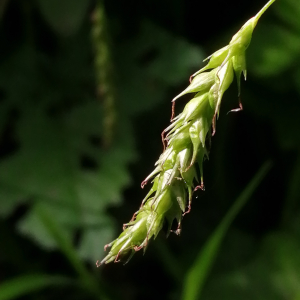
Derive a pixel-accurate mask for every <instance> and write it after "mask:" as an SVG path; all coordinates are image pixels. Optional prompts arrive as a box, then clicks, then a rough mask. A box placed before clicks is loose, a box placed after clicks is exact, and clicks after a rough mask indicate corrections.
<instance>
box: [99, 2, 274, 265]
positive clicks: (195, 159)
mask: <svg viewBox="0 0 300 300" xmlns="http://www.w3.org/2000/svg"><path fill="white" fill-rule="evenodd" d="M274 1H275V0H270V1H269V2H268V3H267V4H266V5H265V6H264V8H263V9H262V10H261V11H260V12H259V13H258V14H257V15H256V16H255V17H253V18H251V19H250V20H249V21H248V22H246V23H245V25H244V26H243V27H242V28H241V29H240V30H239V31H238V32H237V33H236V34H235V35H234V36H233V37H232V39H231V41H230V43H229V45H227V46H225V47H223V48H222V49H220V50H218V51H216V52H215V53H213V54H212V55H211V56H210V57H208V58H207V60H208V59H209V62H208V64H207V65H206V66H205V67H204V68H202V69H201V70H199V71H198V72H196V73H195V74H193V75H192V76H191V78H190V85H189V86H188V87H187V88H186V89H185V90H184V91H183V92H182V93H180V94H179V95H178V96H176V97H175V98H174V99H173V100H172V103H173V106H172V118H171V121H172V123H171V124H170V126H168V127H167V128H166V129H165V130H164V131H163V133H162V141H163V144H164V152H163V153H162V154H161V156H160V157H159V159H158V161H157V162H156V163H155V169H154V171H153V172H152V173H150V175H149V176H147V177H146V179H145V180H144V181H143V182H142V184H141V186H142V188H144V186H145V185H146V184H147V183H148V182H149V181H150V180H152V183H153V184H152V187H151V189H150V191H149V192H148V194H147V195H146V197H145V198H144V199H143V201H142V204H141V207H140V209H139V210H138V211H137V212H136V213H134V215H133V217H132V219H131V220H130V222H129V223H127V224H124V225H123V232H122V233H121V234H120V236H119V237H118V238H117V239H116V240H114V241H113V242H111V243H110V244H108V245H106V246H105V248H104V249H105V250H106V249H107V248H108V247H111V249H110V251H109V253H108V255H107V256H106V257H105V258H104V259H103V260H102V261H101V262H99V261H98V262H97V263H96V265H97V266H100V265H101V264H103V263H105V264H107V263H109V262H112V261H114V262H118V261H120V260H122V261H125V262H127V261H129V259H130V258H131V257H132V256H133V254H134V253H135V252H137V251H139V250H141V249H144V252H145V250H146V248H147V246H148V245H149V241H150V240H151V238H152V237H153V238H156V237H157V235H158V233H159V232H160V230H161V229H162V228H163V226H164V225H165V224H166V225H167V235H169V233H170V232H172V231H173V230H171V229H172V227H173V223H174V222H175V223H176V224H177V226H176V227H175V228H176V230H174V232H175V233H176V234H180V232H181V221H182V217H183V216H184V215H185V214H187V213H188V212H190V210H191V202H192V195H193V192H194V191H196V190H198V189H202V190H204V180H203V161H204V160H205V159H208V152H209V149H210V139H211V135H213V134H214V133H215V121H216V116H218V115H219V111H220V106H221V101H222V97H223V94H224V92H225V91H226V90H227V89H228V88H229V86H230V85H231V83H232V81H233V77H234V73H235V75H236V78H237V82H238V95H239V96H240V78H241V74H242V73H243V74H244V77H245V79H246V72H247V71H246V58H245V51H246V49H247V47H248V46H249V44H250V41H251V37H252V32H253V29H254V28H255V26H256V24H257V21H258V19H259V18H260V16H261V15H262V14H263V13H264V12H265V10H266V9H267V8H268V7H269V6H270V5H271V4H272V3H273V2H274ZM189 93H196V94H195V96H194V97H193V98H192V99H191V100H190V101H189V102H188V103H187V104H186V105H185V108H184V110H183V112H182V113H181V114H179V115H178V116H177V117H175V118H174V105H175V101H176V100H177V99H178V98H180V97H181V96H183V95H185V94H189ZM239 109H242V106H241V105H240V108H239ZM239 109H236V110H239ZM236 110H235V111H236ZM165 134H166V136H165ZM197 168H198V172H197ZM197 173H199V174H200V182H199V180H198V176H197ZM196 184H198V185H196Z"/></svg>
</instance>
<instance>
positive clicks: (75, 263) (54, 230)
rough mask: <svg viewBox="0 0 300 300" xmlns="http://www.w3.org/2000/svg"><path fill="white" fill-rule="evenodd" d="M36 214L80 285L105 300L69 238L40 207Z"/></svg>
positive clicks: (97, 283)
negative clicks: (74, 272)
mask: <svg viewBox="0 0 300 300" xmlns="http://www.w3.org/2000/svg"><path fill="white" fill-rule="evenodd" d="M37 214H38V217H39V218H40V220H41V221H42V223H43V224H44V226H45V228H46V229H47V231H48V233H49V234H50V235H51V236H52V237H53V239H54V240H55V241H56V243H57V246H58V247H59V249H60V250H61V251H62V253H63V254H64V255H65V257H66V258H67V259H68V260H69V262H70V264H71V265H72V267H73V268H74V270H75V271H76V272H77V273H78V275H79V278H80V279H81V282H82V285H83V286H84V287H85V288H87V289H88V290H89V291H90V292H91V293H92V294H94V295H95V296H97V298H98V299H104V300H107V299H108V297H107V296H106V295H105V293H104V291H103V290H102V289H101V285H100V283H99V282H97V281H96V279H95V277H94V276H93V275H92V274H90V273H89V271H88V270H87V268H86V267H85V265H84V263H83V261H82V260H81V259H80V258H79V256H78V254H77V252H76V250H75V248H74V247H73V246H72V244H71V242H70V238H69V237H68V236H67V235H65V234H64V233H63V232H62V231H61V228H60V226H59V224H58V223H57V222H56V221H55V218H52V216H51V215H50V214H49V212H48V211H47V210H45V209H44V208H43V207H42V206H41V205H39V207H38V208H37Z"/></svg>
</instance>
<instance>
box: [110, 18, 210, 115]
mask: <svg viewBox="0 0 300 300" xmlns="http://www.w3.org/2000/svg"><path fill="white" fill-rule="evenodd" d="M120 49H121V52H120V53H117V54H118V56H117V62H116V66H118V67H119V70H118V71H119V79H120V81H119V82H118V83H117V86H118V89H119V91H120V94H119V97H120V111H122V112H123V113H126V114H128V115H133V114H137V113H141V112H143V111H147V110H149V109H151V108H153V107H154V106H156V105H158V103H160V102H162V101H166V97H167V92H168V89H169V88H170V87H173V86H175V85H179V84H181V83H184V82H187V78H189V76H190V75H191V74H192V73H194V72H195V70H197V68H198V67H199V63H200V62H201V61H202V60H203V59H204V58H205V55H204V53H203V51H202V49H201V48H200V47H198V46H195V45H193V44H190V43H189V42H187V41H186V40H184V39H183V38H181V37H178V36H174V35H172V34H171V33H170V32H168V31H166V30H165V29H163V28H161V27H159V26H157V25H155V24H153V23H151V22H149V21H144V22H143V23H142V24H141V29H140V32H139V34H138V35H137V37H136V38H135V39H133V40H131V41H130V42H128V43H126V44H124V45H122V46H121V47H120ZM128 74H130V76H128ZM167 101H170V100H167Z"/></svg>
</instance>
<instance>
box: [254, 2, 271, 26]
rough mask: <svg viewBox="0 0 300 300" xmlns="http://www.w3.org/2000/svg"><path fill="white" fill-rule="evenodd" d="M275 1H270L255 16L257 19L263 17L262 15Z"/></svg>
mask: <svg viewBox="0 0 300 300" xmlns="http://www.w3.org/2000/svg"><path fill="white" fill-rule="evenodd" d="M275 1H276V0H270V1H269V2H268V3H267V4H266V5H265V6H264V7H263V8H262V9H261V10H260V11H259V12H258V13H257V14H256V16H255V18H257V21H258V19H259V18H260V17H261V16H262V15H263V13H264V12H265V11H266V10H267V9H268V8H269V7H270V6H271V5H272V4H273V3H274V2H275Z"/></svg>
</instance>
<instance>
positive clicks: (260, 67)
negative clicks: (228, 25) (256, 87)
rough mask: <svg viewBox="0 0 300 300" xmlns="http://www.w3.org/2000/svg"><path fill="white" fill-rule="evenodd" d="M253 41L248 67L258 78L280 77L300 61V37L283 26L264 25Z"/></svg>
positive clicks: (259, 27) (260, 27) (259, 28)
mask: <svg viewBox="0 0 300 300" xmlns="http://www.w3.org/2000/svg"><path fill="white" fill-rule="evenodd" d="M266 36H267V37H268V38H267V39H266ZM253 41H254V42H253V43H252V44H251V46H250V49H249V51H248V52H249V60H248V65H249V66H250V68H251V70H252V72H254V74H255V76H257V77H269V76H275V75H278V74H279V73H282V72H285V71H286V70H288V69H289V68H291V67H293V64H294V63H295V61H296V60H299V49H300V36H299V34H295V33H293V32H292V31H291V30H288V29H286V28H284V27H283V26H280V25H278V24H265V23H262V24H260V25H259V26H258V28H257V30H256V32H255V35H254V36H253Z"/></svg>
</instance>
